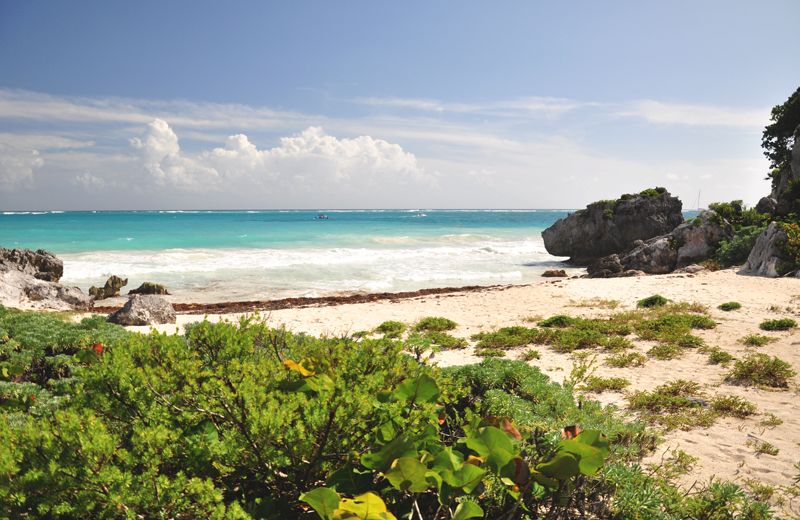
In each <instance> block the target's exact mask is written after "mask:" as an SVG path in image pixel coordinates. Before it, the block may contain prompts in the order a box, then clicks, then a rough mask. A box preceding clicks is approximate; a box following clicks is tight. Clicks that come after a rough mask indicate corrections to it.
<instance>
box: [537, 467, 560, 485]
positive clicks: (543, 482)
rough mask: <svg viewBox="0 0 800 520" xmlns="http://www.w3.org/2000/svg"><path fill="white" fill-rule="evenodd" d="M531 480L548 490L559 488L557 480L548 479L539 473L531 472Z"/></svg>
mask: <svg viewBox="0 0 800 520" xmlns="http://www.w3.org/2000/svg"><path fill="white" fill-rule="evenodd" d="M531 478H532V479H533V480H534V482H536V483H537V484H541V485H542V486H544V487H548V488H557V487H558V481H557V480H556V479H554V478H550V477H546V476H544V475H542V474H541V473H539V472H538V471H531Z"/></svg>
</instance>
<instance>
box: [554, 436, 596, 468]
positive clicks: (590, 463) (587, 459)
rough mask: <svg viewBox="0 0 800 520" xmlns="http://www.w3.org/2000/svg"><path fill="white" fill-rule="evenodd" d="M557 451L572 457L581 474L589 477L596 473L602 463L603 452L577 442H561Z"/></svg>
mask: <svg viewBox="0 0 800 520" xmlns="http://www.w3.org/2000/svg"><path fill="white" fill-rule="evenodd" d="M557 449H558V452H559V453H569V454H571V455H574V456H575V458H576V459H578V465H579V467H580V471H581V473H582V474H584V475H587V476H590V477H591V476H594V474H595V473H597V470H598V469H600V467H601V466H602V465H603V462H604V457H603V452H601V451H600V450H598V449H597V448H593V447H591V446H589V445H588V444H583V443H581V442H578V441H577V440H574V441H570V440H563V441H561V442H559V443H558V446H557Z"/></svg>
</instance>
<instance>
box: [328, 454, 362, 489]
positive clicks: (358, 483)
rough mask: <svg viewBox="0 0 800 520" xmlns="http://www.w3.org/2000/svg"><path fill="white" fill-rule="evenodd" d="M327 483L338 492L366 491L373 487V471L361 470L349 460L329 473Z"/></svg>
mask: <svg viewBox="0 0 800 520" xmlns="http://www.w3.org/2000/svg"><path fill="white" fill-rule="evenodd" d="M325 485H326V486H328V487H329V488H331V489H333V490H334V491H336V492H337V493H346V494H348V495H357V494H359V493H364V492H365V491H367V490H369V489H370V488H371V487H372V471H359V470H357V469H355V468H354V467H353V465H352V464H350V463H349V462H348V463H347V464H345V465H344V466H342V467H341V468H339V469H337V470H336V471H334V472H333V473H331V474H330V475H328V479H327V480H326V481H325Z"/></svg>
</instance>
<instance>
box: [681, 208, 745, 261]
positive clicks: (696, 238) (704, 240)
mask: <svg viewBox="0 0 800 520" xmlns="http://www.w3.org/2000/svg"><path fill="white" fill-rule="evenodd" d="M671 235H672V239H673V240H675V241H677V248H678V259H677V266H676V267H677V268H678V269H680V268H682V267H686V266H687V265H692V264H696V263H697V262H702V261H703V260H708V259H709V258H711V257H712V256H713V255H714V252H715V251H716V250H717V247H718V246H719V244H720V242H722V240H733V237H735V236H736V233H734V231H733V226H731V225H730V223H729V222H728V221H727V220H725V219H724V218H722V216H721V215H719V214H717V212H715V211H713V210H707V211H704V212H702V213H700V214H699V215H698V216H697V218H695V219H694V220H690V221H688V222H684V223H683V224H681V225H680V226H678V227H677V228H675V230H673V231H672V233H671Z"/></svg>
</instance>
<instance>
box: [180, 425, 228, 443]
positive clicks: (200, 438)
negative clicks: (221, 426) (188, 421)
mask: <svg viewBox="0 0 800 520" xmlns="http://www.w3.org/2000/svg"><path fill="white" fill-rule="evenodd" d="M183 438H184V439H186V441H187V442H190V443H192V444H195V445H197V446H205V445H208V444H210V443H212V442H219V432H218V431H217V427H216V426H214V421H212V420H211V419H203V420H202V421H200V422H199V423H197V424H195V425H193V426H189V427H188V428H186V429H185V430H183Z"/></svg>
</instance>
